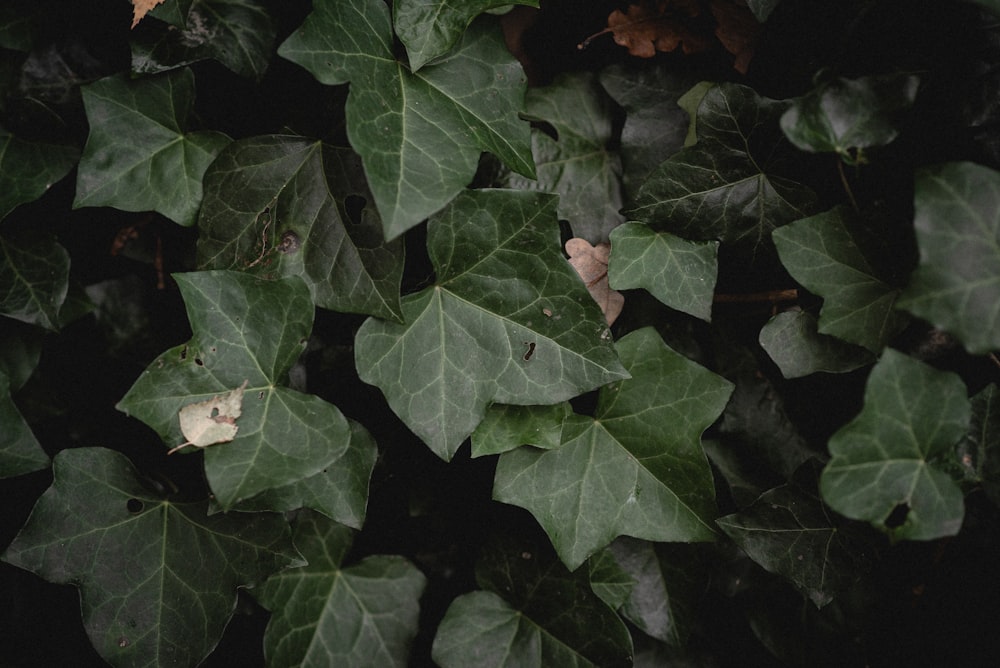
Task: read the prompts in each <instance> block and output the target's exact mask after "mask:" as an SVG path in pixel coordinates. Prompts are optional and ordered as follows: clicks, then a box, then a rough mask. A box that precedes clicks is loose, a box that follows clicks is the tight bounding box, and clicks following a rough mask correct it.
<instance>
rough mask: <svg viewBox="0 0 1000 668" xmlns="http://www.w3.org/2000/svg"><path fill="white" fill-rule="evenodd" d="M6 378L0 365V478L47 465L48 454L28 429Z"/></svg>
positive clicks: (21, 473)
mask: <svg viewBox="0 0 1000 668" xmlns="http://www.w3.org/2000/svg"><path fill="white" fill-rule="evenodd" d="M12 394H13V390H12V388H11V382H10V379H9V378H8V377H7V374H6V373H5V372H4V371H3V370H2V369H0V478H12V477H14V476H19V475H24V474H25V473H31V472H32V471H39V470H41V469H44V468H47V467H48V465H49V456H48V455H47V454H45V451H44V450H42V446H41V444H40V443H39V442H38V439H36V438H35V435H34V434H33V433H31V427H29V426H28V423H27V422H25V421H24V417H22V416H21V412H20V411H19V410H18V409H17V406H16V405H15V404H14V398H13V397H12V396H11V395H12Z"/></svg>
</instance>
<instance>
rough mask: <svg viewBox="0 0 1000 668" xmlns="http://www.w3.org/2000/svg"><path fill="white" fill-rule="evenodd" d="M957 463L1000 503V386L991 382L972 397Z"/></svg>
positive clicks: (996, 502)
mask: <svg viewBox="0 0 1000 668" xmlns="http://www.w3.org/2000/svg"><path fill="white" fill-rule="evenodd" d="M958 454H959V463H960V465H961V466H962V468H963V469H965V470H966V471H967V472H968V473H969V474H970V475H969V476H968V477H970V478H971V479H972V480H973V481H974V482H981V483H982V486H983V491H984V492H986V496H988V497H989V498H990V499H991V500H992V501H993V503H995V504H997V505H998V506H1000V389H998V388H997V386H996V384H990V385H988V386H986V388H984V389H983V390H980V391H979V393H977V394H976V395H975V396H974V397H972V418H971V420H970V423H969V433H968V435H967V436H966V437H965V440H963V441H962V443H961V444H960V445H959V452H958Z"/></svg>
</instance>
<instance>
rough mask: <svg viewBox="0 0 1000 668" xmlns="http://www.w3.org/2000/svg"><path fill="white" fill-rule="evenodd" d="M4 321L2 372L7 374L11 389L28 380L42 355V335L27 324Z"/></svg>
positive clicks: (1, 329)
mask: <svg viewBox="0 0 1000 668" xmlns="http://www.w3.org/2000/svg"><path fill="white" fill-rule="evenodd" d="M11 325H13V323H10V322H9V321H8V322H4V324H3V326H2V327H0V373H2V374H4V375H5V376H7V380H8V381H9V382H10V391H11V392H17V391H18V390H19V389H21V387H23V386H24V384H25V383H26V382H28V378H30V377H31V374H32V373H34V371H35V367H36V366H38V359H39V357H41V355H42V336H41V335H40V334H39V333H38V330H34V329H32V328H30V327H27V326H25V325H14V326H11Z"/></svg>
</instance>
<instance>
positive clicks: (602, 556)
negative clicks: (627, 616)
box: [587, 546, 636, 610]
mask: <svg viewBox="0 0 1000 668" xmlns="http://www.w3.org/2000/svg"><path fill="white" fill-rule="evenodd" d="M587 571H588V573H589V574H590V588H591V589H592V590H593V591H594V593H595V594H597V596H598V598H600V599H601V600H602V601H604V603H605V604H607V606H608V607H609V608H611V609H612V610H617V609H618V608H620V607H622V606H623V605H625V602H626V601H628V598H629V596H631V595H632V591H633V590H634V589H635V584H636V582H635V578H633V577H632V576H631V575H629V574H628V573H627V572H626V571H625V569H623V568H622V567H621V566H619V565H618V562H617V561H615V558H614V556H612V554H611V552H610V546H609V547H607V548H605V549H603V550H601V551H600V552H598V553H597V554H595V555H594V556H592V557H591V558H590V559H588V560H587Z"/></svg>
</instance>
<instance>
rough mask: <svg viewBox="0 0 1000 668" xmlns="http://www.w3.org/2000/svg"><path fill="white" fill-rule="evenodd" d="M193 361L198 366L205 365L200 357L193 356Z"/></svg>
mask: <svg viewBox="0 0 1000 668" xmlns="http://www.w3.org/2000/svg"><path fill="white" fill-rule="evenodd" d="M194 363H195V364H197V365H198V366H205V363H204V362H202V361H201V358H200V357H195V358H194Z"/></svg>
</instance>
